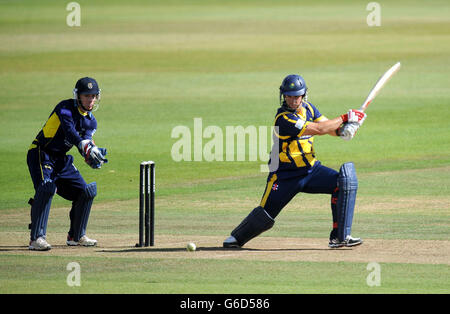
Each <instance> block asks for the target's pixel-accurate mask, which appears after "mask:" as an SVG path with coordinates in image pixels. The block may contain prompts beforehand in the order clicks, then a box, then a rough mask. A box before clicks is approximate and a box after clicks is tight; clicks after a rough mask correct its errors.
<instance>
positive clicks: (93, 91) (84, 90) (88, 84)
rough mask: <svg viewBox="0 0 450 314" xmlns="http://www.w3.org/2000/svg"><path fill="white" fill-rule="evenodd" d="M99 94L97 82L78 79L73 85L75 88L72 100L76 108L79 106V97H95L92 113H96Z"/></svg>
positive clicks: (88, 79)
mask: <svg viewBox="0 0 450 314" xmlns="http://www.w3.org/2000/svg"><path fill="white" fill-rule="evenodd" d="M100 94H101V89H100V88H99V87H98V83H97V81H96V80H95V79H93V78H91V77H83V78H80V79H79V80H78V81H77V83H76V84H75V88H74V89H73V99H74V101H75V105H76V106H78V105H79V99H78V98H79V95H97V101H96V103H95V104H94V108H93V110H92V111H96V110H97V109H98V106H99V103H100Z"/></svg>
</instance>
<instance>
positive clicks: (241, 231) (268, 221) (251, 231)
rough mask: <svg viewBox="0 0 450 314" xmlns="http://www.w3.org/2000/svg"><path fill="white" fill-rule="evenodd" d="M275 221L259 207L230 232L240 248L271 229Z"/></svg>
mask: <svg viewBox="0 0 450 314" xmlns="http://www.w3.org/2000/svg"><path fill="white" fill-rule="evenodd" d="M274 223H275V220H274V219H273V218H272V217H270V216H269V214H268V213H267V212H266V211H265V210H264V208H262V207H261V206H258V207H256V208H255V209H253V210H252V211H251V212H250V214H248V216H247V217H245V219H244V220H243V221H242V222H241V223H240V224H239V225H238V226H237V227H236V228H235V229H234V230H233V231H232V232H231V235H232V236H233V237H234V238H235V239H236V240H237V242H238V243H239V245H240V246H243V245H244V244H245V243H247V242H248V241H250V240H251V239H253V238H254V237H256V236H258V235H260V234H261V233H263V232H264V231H267V230H269V229H270V228H272V227H273V225H274Z"/></svg>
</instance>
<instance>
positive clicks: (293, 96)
mask: <svg viewBox="0 0 450 314" xmlns="http://www.w3.org/2000/svg"><path fill="white" fill-rule="evenodd" d="M365 118H366V114H365V113H364V112H361V111H358V110H350V111H348V112H347V113H346V114H343V115H341V116H339V117H337V118H334V119H332V120H329V119H327V118H326V117H325V116H323V115H322V114H321V113H320V112H319V111H318V110H317V108H316V107H315V106H314V105H312V104H311V103H310V102H308V101H307V87H306V84H305V81H304V79H303V78H302V77H301V76H299V75H288V76H287V77H286V78H285V79H284V80H283V82H282V83H281V86H280V108H279V109H278V111H277V113H276V115H275V123H274V126H275V127H274V146H273V147H272V152H271V158H270V161H269V169H270V173H269V176H268V178H267V185H266V188H265V190H264V193H263V196H262V199H261V203H260V204H259V206H258V207H256V208H255V209H253V210H252V211H251V212H250V214H249V215H248V216H247V217H246V218H245V219H244V220H243V221H242V222H241V223H240V224H239V225H238V226H237V227H236V228H235V229H234V230H233V231H232V232H231V236H229V237H228V238H227V239H226V240H225V241H224V242H223V246H224V247H225V248H236V247H242V246H243V245H244V244H245V243H247V242H248V241H250V240H251V239H253V238H254V237H256V236H258V235H259V234H261V233H262V232H264V231H266V230H269V229H270V228H272V226H273V225H274V223H275V218H276V217H277V215H278V214H279V213H280V211H281V210H282V209H283V208H284V207H285V206H286V205H287V204H288V203H289V202H290V201H291V200H292V198H293V197H294V196H295V195H296V194H297V193H299V192H304V193H321V194H330V195H331V211H332V217H333V228H332V230H331V233H330V240H329V245H328V246H329V247H330V248H339V247H343V246H355V245H359V244H361V243H362V242H363V241H362V240H361V239H360V238H353V237H352V236H351V227H352V221H353V211H354V207H355V199H356V191H357V188H358V180H357V178H356V172H355V168H354V165H353V163H351V162H349V163H345V164H343V165H342V166H341V168H340V170H339V172H337V171H335V170H333V169H330V168H327V167H325V166H323V165H322V164H321V163H320V161H319V160H317V158H316V156H315V152H314V148H313V143H314V136H315V135H325V134H329V135H332V136H339V137H341V138H342V139H344V140H350V139H352V138H353V136H354V135H355V133H356V131H357V130H358V128H359V127H360V126H361V125H362V124H363V122H364V119H365Z"/></svg>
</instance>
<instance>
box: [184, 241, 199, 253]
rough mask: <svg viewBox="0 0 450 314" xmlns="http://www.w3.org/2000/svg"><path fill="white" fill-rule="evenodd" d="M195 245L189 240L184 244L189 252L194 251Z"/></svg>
mask: <svg viewBox="0 0 450 314" xmlns="http://www.w3.org/2000/svg"><path fill="white" fill-rule="evenodd" d="M196 249H197V247H196V246H195V243H192V242H189V243H188V244H187V246H186V250H188V251H189V252H192V251H195V250H196Z"/></svg>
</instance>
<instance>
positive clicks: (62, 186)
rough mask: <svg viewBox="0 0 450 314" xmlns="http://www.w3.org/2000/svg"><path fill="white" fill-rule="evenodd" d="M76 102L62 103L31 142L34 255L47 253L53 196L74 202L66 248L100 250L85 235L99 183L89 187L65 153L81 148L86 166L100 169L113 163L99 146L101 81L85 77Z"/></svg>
mask: <svg viewBox="0 0 450 314" xmlns="http://www.w3.org/2000/svg"><path fill="white" fill-rule="evenodd" d="M73 96H74V97H73V99H66V100H63V101H61V102H60V103H59V104H58V105H56V107H55V108H54V109H53V111H52V112H51V114H50V116H49V118H48V119H47V121H46V123H45V125H44V126H43V128H42V129H41V131H40V132H39V133H38V135H37V136H36V139H35V140H34V141H33V142H32V144H31V146H30V148H29V150H28V154H27V164H28V169H29V171H30V175H31V179H32V181H33V185H34V189H35V194H34V198H33V199H31V200H30V204H31V224H30V226H29V227H30V230H31V231H30V244H29V249H30V250H37V251H47V250H50V249H51V245H50V244H49V243H48V242H47V240H46V235H47V222H48V217H49V213H50V205H51V202H52V199H53V196H54V195H55V193H56V194H58V195H60V196H61V197H63V198H64V199H66V200H69V201H72V208H71V210H70V214H69V217H70V229H69V232H68V235H67V241H66V244H67V245H69V246H78V245H81V246H95V245H96V244H97V240H94V239H90V238H88V237H87V236H86V228H87V224H88V220H89V214H90V211H91V206H92V203H93V201H94V198H95V196H96V195H97V184H96V183H95V182H92V183H89V184H87V183H86V182H85V180H84V179H83V177H82V176H81V174H80V172H79V171H78V169H77V168H76V167H75V166H74V164H73V156H71V155H67V154H66V153H67V152H68V151H69V150H70V149H71V148H72V147H73V146H76V147H77V148H78V151H79V152H80V154H81V155H82V156H83V158H84V159H85V161H86V163H87V164H88V165H89V166H90V167H92V168H94V169H99V168H101V167H102V165H103V164H104V163H106V162H108V160H107V159H106V158H105V155H106V149H105V148H99V147H97V146H96V145H95V144H94V141H93V140H92V137H93V136H94V133H95V131H96V130H97V120H96V119H95V117H94V115H93V114H92V112H93V111H95V110H96V109H97V108H98V105H99V101H100V88H99V87H98V84H97V81H96V80H95V79H93V78H90V77H84V78H81V79H79V80H78V81H77V82H76V85H75V88H74V89H73Z"/></svg>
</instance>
